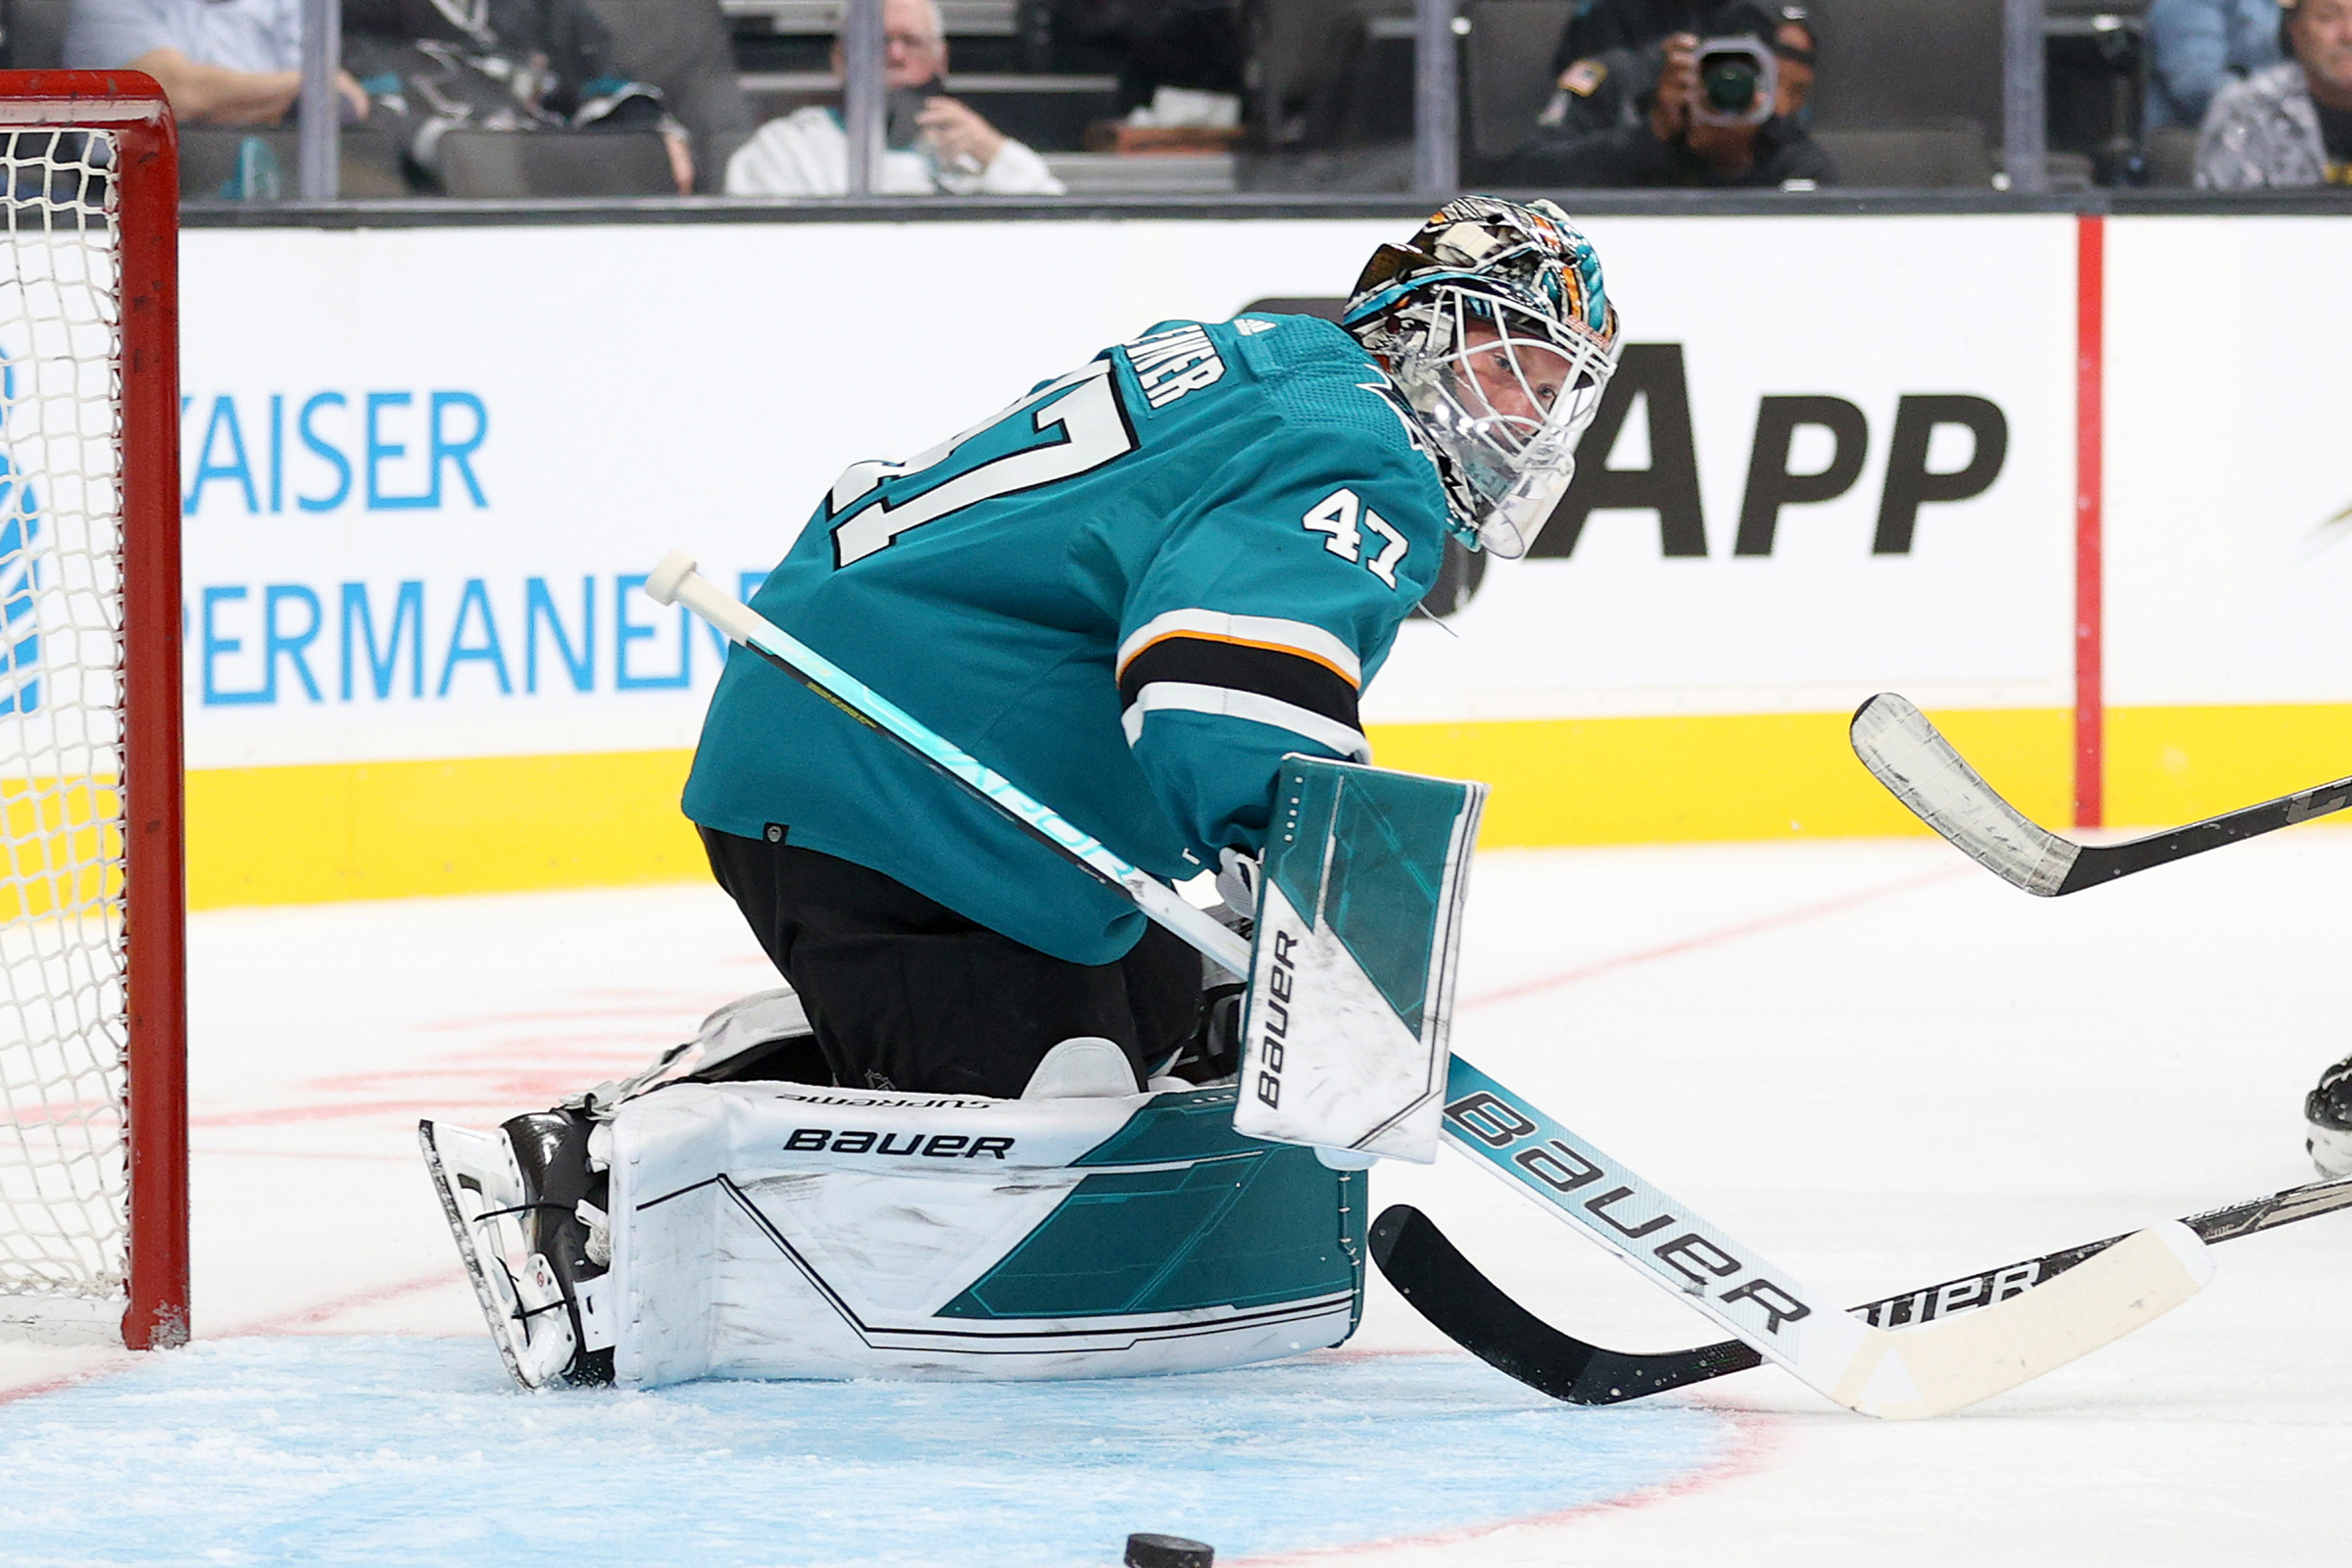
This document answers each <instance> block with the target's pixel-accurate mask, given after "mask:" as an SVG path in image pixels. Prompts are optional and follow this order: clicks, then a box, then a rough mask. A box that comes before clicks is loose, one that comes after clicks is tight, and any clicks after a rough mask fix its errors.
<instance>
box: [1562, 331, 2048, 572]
mask: <svg viewBox="0 0 2352 1568" xmlns="http://www.w3.org/2000/svg"><path fill="white" fill-rule="evenodd" d="M1637 399H1639V400H1640V401H1641V404H1642V411H1643V417H1644V418H1645V419H1646V420H1647V422H1648V436H1649V466H1647V467H1643V468H1611V467H1606V466H1603V465H1604V464H1605V463H1606V461H1607V459H1608V457H1609V455H1610V453H1611V452H1612V451H1613V450H1614V449H1615V447H1616V445H1617V437H1618V436H1619V435H1620V434H1621V433H1622V432H1623V431H1624V429H1625V424H1626V420H1627V418H1628V417H1630V416H1631V415H1632V412H1633V408H1634V403H1635V401H1636V400H1637ZM1946 425H1949V426H1955V427H1957V428H1960V429H1965V430H1967V431H1968V432H1969V433H1970V435H1971V437H1972V438H1973V440H1974V442H1975V445H1974V447H1973V448H1972V450H1971V451H1970V453H1969V459H1968V462H1967V463H1965V464H1963V465H1962V466H1959V467H1957V468H1951V469H1933V468H1930V467H1929V466H1928V449H1929V447H1930V445H1931V444H1933V442H1934V439H1935V435H1936V430H1937V429H1938V428H1940V427H1943V426H1946ZM1807 427H1814V428H1818V429H1821V430H1823V431H1826V432H1827V433H1828V434H1829V437H1830V442H1831V447H1830V460H1829V462H1828V464H1827V465H1826V466H1823V467H1821V468H1820V469H1818V470H1816V471H1814V472H1810V473H1791V472H1790V471H1789V455H1790V450H1791V448H1792V447H1793V446H1794V445H1795V441H1796V432H1797V431H1798V430H1800V429H1804V428H1807ZM1869 449H1870V421H1869V419H1868V418H1867V417H1865V416H1864V415H1863V413H1862V410H1861V409H1860V408H1859V407H1858V406H1856V405H1855V404H1853V403H1851V402H1849V401H1848V400H1846V399H1844V398H1838V397H1819V396H1809V397H1768V398H1764V399H1762V400H1761V401H1760V402H1759V404H1758V405H1757V409H1756V430H1755V438H1754V442H1753V444H1752V445H1751V446H1750V448H1749V449H1748V460H1747V485H1746V488H1745V490H1744V491H1743V492H1742V494H1741V497H1740V528H1739V532H1738V533H1737V534H1736V535H1735V536H1734V538H1733V541H1732V554H1733V555H1735V556H1769V555H1771V554H1772V546H1773V540H1774V537H1775V534H1776V533H1777V531H1778V529H1779V527H1780V520H1781V509H1782V508H1784V507H1796V506H1815V505H1818V504H1820V503H1821V502H1824V501H1835V500H1837V499H1838V497H1839V496H1842V495H1844V494H1845V493H1846V492H1847V491H1848V490H1851V489H1852V488H1853V487H1854V481H1855V480H1857V479H1859V478H1860V477H1861V476H1862V463H1863V459H1864V458H1865V457H1866V456H1867V455H1868V453H1869ZM1577 450H1578V452H1579V453H1580V454H1581V455H1582V456H1583V457H1584V458H1585V459H1586V460H1587V461H1584V462H1580V463H1579V464H1578V465H1577V470H1576V478H1575V480H1574V482H1573V483H1571V484H1570V485H1569V486H1568V493H1567V494H1566V495H1565V496H1562V497H1561V498H1560V504H1559V506H1558V508H1557V509H1556V510H1554V511H1553V513H1552V515H1551V520H1550V523H1549V525H1548V526H1546V527H1545V528H1544V533H1543V536H1542V537H1541V538H1539V539H1538V540H1537V541H1536V543H1535V547H1534V548H1533V549H1532V550H1531V551H1530V552H1529V554H1531V555H1537V556H1565V555H1568V554H1570V553H1572V552H1573V551H1574V550H1575V549H1576V541H1577V539H1578V537H1579V536H1580V535H1581V534H1582V533H1583V532H1584V528H1585V519H1586V518H1587V517H1589V516H1590V515H1592V514H1593V513H1594V512H1597V511H1600V510H1603V509H1606V508H1625V509H1628V510H1632V511H1639V512H1654V513H1656V514H1657V515H1658V534H1659V542H1660V544H1661V546H1662V547H1663V550H1664V553H1665V554H1666V555H1668V556H1704V555H1705V554H1706V553H1707V526H1706V517H1705V515H1704V514H1703V513H1702V512H1701V510H1700V507H1699V499H1698V455H1697V451H1696V446H1695V443H1694V441H1693V439H1692V434H1691V391H1690V384H1689V380H1688V378H1687V377H1686V376H1685V375H1684V373H1683V346H1682V345H1681V344H1680V343H1629V344H1627V345H1626V348H1625V354H1624V357H1623V359H1621V360H1620V361H1619V362H1618V367H1617V374H1616V375H1615V376H1614V377H1613V378H1612V379H1611V380H1610V382H1609V384H1608V388H1607V389H1606V390H1605V391H1604V392H1602V394H1601V399H1600V407H1599V408H1598V409H1597V410H1595V411H1594V413H1593V424H1592V426H1591V428H1589V429H1588V430H1586V431H1585V434H1584V437H1583V439H1582V440H1581V441H1579V442H1578V444H1577ZM2008 454H2009V419H2008V417H2007V416H2006V415H2004V414H2002V413H2001V409H2000V405H1998V404H1996V403H1994V402H1992V401H1991V400H1990V399H1987V398H1981V397H1975V396H1971V395H1968V394H1965V393H1957V392H1952V393H1905V394H1904V395H1903V396H1902V397H1901V398H1899V399H1897V400H1896V403H1895V411H1894V434H1893V435H1892V436H1891V437H1890V438H1889V442H1888V446H1887V477H1886V482H1885V484H1884V485H1883V486H1882V488H1881V490H1880V493H1879V516H1878V526H1877V528H1876V529H1875V530H1874V532H1873V534H1872V536H1871V543H1870V553H1871V554H1872V555H1874V556H1902V555H1908V554H1910V552H1911V540H1912V536H1913V535H1914V533H1915V532H1916V531H1917V530H1918V526H1919V512H1920V508H1922V507H1925V506H1929V505H1934V504H1940V503H1947V502H1953V501H1967V500H1970V499H1972V498H1974V497H1976V496H1981V495H1983V494H1984V493H1985V491H1987V490H1989V489H1991V488H1992V482H1993V481H1994V480H1995V479H1997V478H1999V477H2000V473H2001V465H2002V464H2003V463H2004V462H2005V461H2007V458H2008Z"/></svg>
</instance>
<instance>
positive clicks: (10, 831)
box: [0, 778, 123, 920]
mask: <svg viewBox="0 0 2352 1568" xmlns="http://www.w3.org/2000/svg"><path fill="white" fill-rule="evenodd" d="M122 811H123V802H122V797H121V796H120V795H118V794H117V793H116V790H115V781H114V780H113V779H111V778H95V779H93V778H79V779H70V780H69V779H55V778H37V779H0V834H4V835H5V843H6V851H7V859H6V862H5V863H0V920H15V919H19V918H23V917H28V916H29V917H38V916H43V915H53V914H73V913H79V914H85V915H92V916H99V915H103V914H104V913H105V906H106V904H107V901H108V900H110V899H112V898H114V897H116V896H117V894H118V893H119V891H120V890H121V888H122V885H123V823H122Z"/></svg>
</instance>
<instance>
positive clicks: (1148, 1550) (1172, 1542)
mask: <svg viewBox="0 0 2352 1568" xmlns="http://www.w3.org/2000/svg"><path fill="white" fill-rule="evenodd" d="M1216 1560H1217V1554H1216V1551H1215V1549H1214V1548H1212V1547H1210V1546H1208V1545H1205V1544H1202V1543H1201V1542H1198V1541H1187V1540H1185V1539H1184V1538H1183V1537H1182V1536H1150V1535H1140V1534H1139V1535H1133V1536H1129V1537H1128V1538H1127V1568H1209V1564H1211V1563H1213V1562H1215V1561H1216Z"/></svg>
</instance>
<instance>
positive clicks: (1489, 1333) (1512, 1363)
mask: <svg viewBox="0 0 2352 1568" xmlns="http://www.w3.org/2000/svg"><path fill="white" fill-rule="evenodd" d="M2347 1206H2352V1176H2346V1177H2338V1178H2337V1179H2335V1180H2333V1181H2325V1182H2310V1183H2307V1184H2305V1185H2304V1186H2301V1187H2290V1188H2288V1189H2286V1191H2284V1192H2281V1193H2273V1194H2272V1195H2271V1196H2270V1197H2268V1198H2257V1199H2254V1200H2253V1201H2249V1202H2244V1203H2232V1204H2230V1205H2229V1206H2228V1207H2227V1208H2209V1209H2207V1210H2206V1211H2205V1212H2203V1213H2201V1214H2191V1215H2188V1216H2187V1217H2185V1218H2184V1219H2182V1220H2181V1221H2180V1223H2181V1224H2183V1225H2185V1226H2187V1227H2188V1228H2189V1229H2190V1230H2192V1231H2194V1232H2196V1234H2197V1236H2198V1238H2199V1239H2200V1240H2202V1241H2205V1242H2207V1243H2213V1242H2229V1241H2235V1240H2236V1239H2237V1238H2238V1237H2241V1236H2252V1235H2253V1234H2255V1233H2256V1232H2257V1231H2267V1230H2275V1229H2277V1228H2278V1226H2281V1225H2292V1224H2294V1223H2295V1222H2296V1221H2297V1220H2306V1219H2313V1218H2316V1217H2317V1216H2319V1215H2321V1214H2328V1213H2333V1212H2334V1211H2335V1210H2337V1209H2339V1208H2344V1207H2347ZM2125 1239H2126V1238H2124V1237H2122V1236H2110V1237H2108V1238H2107V1239H2106V1240H2104V1241H2098V1242H2084V1243H2082V1245H2081V1246H2079V1247H2067V1248H2061V1249H2060V1250H2057V1251H2055V1252H2044V1253H2042V1254H2041V1255H2040V1256H2039V1257H2029V1258H2025V1259H2023V1260H2022V1261H2019V1262H2015V1263H2008V1264H2004V1265H2003V1266H2001V1267H1999V1268H1988V1269H1983V1270H1980V1271H1979V1272H1977V1273H1975V1274H1964V1275H1962V1276H1960V1277H1959V1278H1958V1279H1951V1280H1945V1281H1944V1282H1943V1283H1942V1284H1940V1285H1931V1286H1929V1287H1927V1288H1926V1289H1925V1290H1919V1291H1909V1292H1906V1293H1904V1294H1903V1295H1900V1296H1888V1297H1882V1298H1881V1299H1878V1300H1876V1301H1866V1302H1864V1303H1863V1304H1862V1305H1860V1306H1855V1307H1849V1308H1847V1311H1848V1312H1849V1313H1851V1314H1852V1315H1854V1316H1857V1317H1860V1318H1861V1319H1862V1320H1863V1321H1864V1322H1867V1323H1871V1324H1874V1325H1876V1326H1878V1327H1881V1328H1900V1327H1902V1326H1904V1325H1906V1324H1912V1323H1930V1322H1934V1321H1936V1319H1938V1318H1942V1317H1945V1316H1949V1315H1951V1314H1953V1313H1958V1312H1968V1311H1973V1310H1976V1309H1978V1308H1980V1307H1983V1306H1985V1305H1988V1304H1991V1303H1995V1302H1998V1301H2001V1300H2003V1299H2007V1298H2008V1297H2010V1296H2013V1295H2015V1294H2017V1293H2018V1292H2021V1291H2026V1290H2030V1289H2032V1288H2033V1287H2034V1286H2036V1285H2039V1284H2041V1283H2042V1282H2044V1281H2046V1280H2049V1279H2053V1278H2055V1277H2056V1276H2058V1275H2060V1274H2063V1273H2065V1272H2066V1271H2067V1270H2068V1269H2071V1268H2074V1267H2076V1266H2077V1265H2079V1264H2081V1263H2082V1262H2084V1261H2086V1260H2088V1259H2089V1258H2091V1257H2093V1256H2095V1255H2096V1254H2098V1253H2100V1252H2103V1251H2105V1250H2107V1249H2108V1248H2110V1247H2113V1246H2115V1245H2116V1244H2117V1243H2118V1242H2121V1241H2124V1240H2125ZM1371 1240H1372V1257H1373V1261H1375V1262H1377V1263H1378V1264H1379V1265H1380V1271H1381V1273H1382V1274H1383V1275H1385V1276H1387V1278H1388V1281H1389V1283H1390V1284H1391V1285H1393V1286H1395V1287H1396V1288H1397V1295H1399V1296H1401V1297H1403V1298H1404V1299H1406V1300H1407V1301H1410V1302H1411V1303H1412V1304H1413V1307H1414V1309H1415V1310H1417V1311H1418V1312H1420V1314H1421V1315H1422V1316H1423V1317H1425V1318H1427V1319H1429V1321H1430V1322H1431V1323H1432V1324H1434V1325H1436V1327H1437V1328H1438V1329H1439V1330H1441V1331H1442V1332H1443V1333H1444V1334H1445V1335H1446V1338H1447V1339H1449V1340H1451V1341H1453V1342H1454V1343H1455V1344H1456V1345H1459V1346H1460V1347H1461V1348H1463V1349H1465V1350H1468V1351H1469V1352H1470V1353H1471V1354H1473V1355H1475V1356H1477V1357H1478V1358H1479V1359H1480V1360H1482V1361H1484V1362H1486V1363H1487V1364H1488V1365H1489V1366H1491V1367H1493V1368H1495V1370H1496V1371H1497V1372H1502V1373H1505V1374H1507V1375H1509V1376H1511V1377H1514V1378H1517V1379H1518V1380H1519V1381H1520V1382H1522V1383H1524V1384H1526V1385H1527V1386H1528V1387H1529V1388H1532V1389H1536V1390H1538V1391H1540V1392H1542V1393H1544V1394H1548V1395H1550V1396H1551V1397H1553V1398H1555V1399H1565V1400H1567V1401H1568V1402H1569V1403H1571V1404H1621V1403H1623V1402H1624V1401H1625V1400H1628V1399H1639V1398H1641V1397H1643V1396H1645V1395H1651V1394H1663V1393H1665V1392H1666V1391H1667V1390H1668V1389H1680V1388H1687V1387H1689V1386H1690V1385H1691V1384H1693V1383H1704V1382H1707V1381H1709V1380H1710V1379H1713V1378H1721V1377H1729V1376H1731V1375H1732V1374H1733V1373H1735V1372H1745V1371H1747V1370H1749V1369H1750V1368H1752V1367H1757V1366H1761V1365H1763V1364H1764V1358H1763V1356H1761V1355H1759V1354H1757V1353H1756V1351H1755V1350H1753V1349H1751V1348H1748V1347H1747V1346H1746V1345H1744V1344H1742V1343H1740V1341H1738V1340H1725V1341H1723V1342H1721V1343H1720V1344H1716V1345H1701V1346H1698V1347H1695V1348H1691V1349H1688V1350H1660V1351H1655V1352H1651V1353H1646V1354H1642V1353H1629V1352H1627V1351H1623V1350H1612V1349H1609V1348H1607V1347H1605V1346H1599V1345H1592V1344H1588V1343H1587V1342H1586V1341H1583V1340H1580V1339H1577V1338H1576V1337H1575V1336H1574V1335H1570V1334H1563V1333H1561V1332H1560V1331H1559V1330H1558V1329H1555V1328H1553V1327H1552V1326H1551V1325H1550V1324H1548V1323H1546V1322H1544V1320H1543V1319H1542V1318H1540V1317H1538V1316H1536V1315H1535V1314H1534V1313H1533V1312H1530V1311H1529V1310H1528V1309H1527V1308H1526V1307H1524V1306H1522V1305H1520V1304H1519V1302H1517V1301H1516V1300H1513V1299H1511V1297H1510V1296H1508V1295H1507V1294H1505V1293H1504V1291H1503V1290H1502V1288H1501V1287H1500V1286H1498V1285H1496V1284H1495V1282H1494V1281H1492V1280H1490V1279H1488V1278H1487V1277H1486V1275H1485V1274H1483V1273H1481V1272H1480V1271H1479V1268H1478V1265H1476V1264H1475V1263H1472V1262H1471V1261H1470V1260H1469V1259H1468V1258H1466V1257H1464V1256H1463V1255H1462V1254H1461V1252H1460V1251H1459V1250H1457V1249H1456V1248H1455V1247H1454V1245H1453V1243H1452V1242H1451V1241H1449V1240H1448V1239H1447V1238H1446V1233H1445V1232H1444V1231H1442V1230H1440V1229H1439V1228H1438V1225H1437V1222H1436V1221H1435V1220H1432V1219H1431V1218H1430V1217H1429V1216H1428V1215H1427V1214H1424V1213H1422V1212H1421V1211H1420V1210H1419V1209H1417V1208H1414V1207H1413V1206H1412V1205H1410V1204H1409V1203H1397V1204H1393V1205H1391V1206H1390V1207H1388V1208H1386V1209H1384V1210H1382V1211H1381V1215H1380V1218H1379V1219H1377V1220H1375V1221H1373V1224H1372V1237H1371Z"/></svg>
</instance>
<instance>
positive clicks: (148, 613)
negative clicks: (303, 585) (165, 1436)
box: [0, 71, 188, 1349]
mask: <svg viewBox="0 0 2352 1568" xmlns="http://www.w3.org/2000/svg"><path fill="white" fill-rule="evenodd" d="M177 159H178V153H177V138H176V135H175V133H174V131H173V129H172V115H171V110H170V109H169V107H168V106H167V105H166V103H165V101H164V96H163V93H162V91H161V89H159V88H158V87H157V86H156V84H155V82H154V81H153V80H151V79H150V78H148V77H146V76H143V75H140V74H138V73H134V72H80V71H44V72H0V205H4V206H5V209H6V221H7V227H6V232H5V236H4V237H0V837H4V838H5V841H6V848H7V863H6V865H5V867H0V1334H8V1333H13V1334H32V1335H35V1336H38V1337H41V1338H62V1339H68V1340H73V1339H84V1340H93V1341H102V1340H108V1339H113V1338H114V1337H116V1336H117V1335H120V1337H121V1339H122V1342H123V1344H126V1345H128V1346H130V1347H132V1348H140V1349H144V1348H156V1347H162V1346H169V1345H176V1344H179V1343H181V1342H182V1341H184V1340H185V1339H186V1338H187V1321H188V1307H187V1302H188V1217H187V1214H188V1210H187V1107H186V1099H185V1093H184V1090H185V1081H186V1072H185V1062H186V1026H185V1018H186V1006H185V1001H184V993H183V973H184V961H183V951H184V949H183V909H184V907H185V902H184V898H183V886H184V882H183V877H184V873H183V870H182V860H181V848H180V790H181V780H180V676H179V621H180V610H179V597H180V596H179V493H178V492H179V450H178V424H179V408H178V400H179V387H178V380H179V375H178V343H179V328H178V296H177V285H176V276H177V250H178V204H179V189H178V186H179V176H178V165H177Z"/></svg>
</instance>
